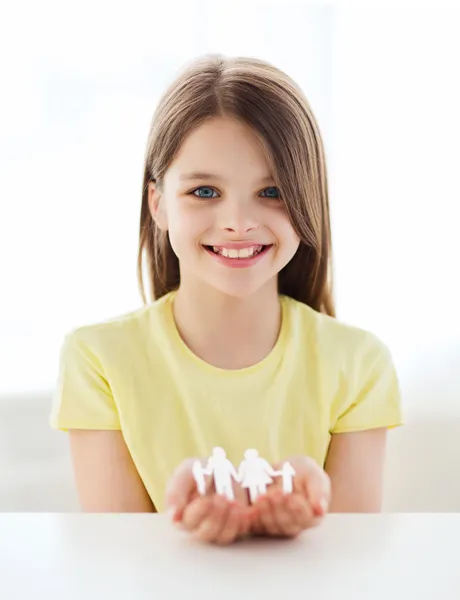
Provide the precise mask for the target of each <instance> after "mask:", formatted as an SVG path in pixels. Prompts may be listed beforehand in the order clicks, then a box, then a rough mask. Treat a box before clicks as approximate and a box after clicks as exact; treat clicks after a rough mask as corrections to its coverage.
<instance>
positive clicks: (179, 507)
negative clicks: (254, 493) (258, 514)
mask: <svg viewBox="0 0 460 600" xmlns="http://www.w3.org/2000/svg"><path fill="white" fill-rule="evenodd" d="M195 460H196V459H187V460H185V461H183V462H182V463H181V464H180V465H179V466H178V467H177V469H176V470H175V471H174V473H173V475H172V477H171V479H170V481H169V483H168V486H167V491H166V511H167V512H168V513H169V514H170V515H171V517H172V519H173V521H174V522H175V523H176V524H177V525H179V526H180V527H181V528H182V529H185V530H186V531H188V532H190V533H191V534H192V536H193V537H194V538H195V539H198V540H200V541H203V542H210V543H215V544H220V545H225V544H231V543H232V542H234V541H236V540H237V539H239V538H241V537H244V536H245V535H246V534H247V533H249V530H250V526H251V522H252V515H253V513H254V507H251V506H249V502H248V499H247V493H246V491H245V490H243V489H242V488H241V486H239V485H238V484H237V483H234V485H233V489H234V492H235V500H234V501H229V500H227V498H224V497H222V496H218V495H217V494H216V493H215V490H214V485H213V482H212V478H210V477H209V478H207V489H206V495H205V496H201V495H200V494H198V491H197V488H196V482H195V479H194V477H193V472H192V468H193V463H194V462H195ZM200 462H201V463H202V464H203V465H204V464H205V462H204V461H203V460H200Z"/></svg>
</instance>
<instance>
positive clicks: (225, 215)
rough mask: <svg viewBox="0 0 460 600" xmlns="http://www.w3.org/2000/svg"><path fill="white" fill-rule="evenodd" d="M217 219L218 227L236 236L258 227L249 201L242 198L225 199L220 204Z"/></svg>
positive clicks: (241, 235)
mask: <svg viewBox="0 0 460 600" xmlns="http://www.w3.org/2000/svg"><path fill="white" fill-rule="evenodd" d="M218 220H219V227H220V229H223V230H224V231H227V232H229V233H233V234H235V235H236V236H238V237H243V236H244V235H245V234H246V233H248V232H250V231H254V230H255V229H257V227H258V223H257V219H256V215H255V214H254V210H253V208H252V207H251V205H250V203H249V202H247V201H244V200H243V201H241V200H230V199H227V200H226V202H224V203H223V204H221V206H220V211H219V217H218Z"/></svg>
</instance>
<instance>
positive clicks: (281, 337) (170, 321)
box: [166, 290, 288, 377]
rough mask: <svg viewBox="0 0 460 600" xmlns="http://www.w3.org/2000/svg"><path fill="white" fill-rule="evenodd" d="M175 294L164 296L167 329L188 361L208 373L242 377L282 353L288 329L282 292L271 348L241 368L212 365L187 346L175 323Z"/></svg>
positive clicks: (272, 360)
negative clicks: (279, 320) (279, 312)
mask: <svg viewBox="0 0 460 600" xmlns="http://www.w3.org/2000/svg"><path fill="white" fill-rule="evenodd" d="M175 296H176V290H174V291H172V292H170V293H169V294H168V297H167V298H166V319H167V325H168V329H169V331H170V333H171V337H172V341H173V343H174V345H175V346H176V348H177V349H178V351H179V352H181V353H182V354H183V355H184V356H185V357H186V358H187V359H188V360H189V361H191V362H192V363H195V365H196V366H197V367H198V368H201V369H202V370H204V371H208V373H214V374H216V375H221V376H226V377H242V376H245V375H249V374H251V373H255V372H257V371H260V370H262V369H265V368H269V367H270V366H271V365H273V364H276V363H277V362H278V360H279V358H280V356H281V355H282V354H283V351H284V346H285V342H286V337H287V330H288V307H287V300H288V299H287V297H285V296H283V295H282V294H280V295H279V300H280V305H281V325H280V330H279V332H278V337H277V339H276V342H275V344H274V346H273V348H272V349H271V350H270V352H269V353H268V354H267V355H266V356H265V357H264V358H262V359H261V360H260V361H258V362H257V363H254V364H253V365H249V366H247V367H242V368H241V369H224V368H222V367H217V366H215V365H212V364H211V363H208V362H207V361H205V360H204V359H202V358H200V357H199V356H198V355H197V354H195V353H194V352H193V351H192V350H191V349H190V348H189V347H188V346H187V344H186V343H185V342H184V340H183V339H182V337H181V335H180V333H179V330H178V328H177V325H176V320H175V318H174V312H173V305H174V298H175Z"/></svg>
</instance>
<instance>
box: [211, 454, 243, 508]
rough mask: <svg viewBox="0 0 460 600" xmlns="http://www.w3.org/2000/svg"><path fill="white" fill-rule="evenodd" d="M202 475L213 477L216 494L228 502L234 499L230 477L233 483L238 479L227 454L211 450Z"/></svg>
mask: <svg viewBox="0 0 460 600" xmlns="http://www.w3.org/2000/svg"><path fill="white" fill-rule="evenodd" d="M204 473H205V474H206V475H213V476H214V485H215V487H216V494H219V495H220V496H226V498H227V499H228V500H234V499H235V493H234V491H233V483H232V477H233V479H234V480H235V481H239V478H238V474H237V472H236V470H235V467H234V466H233V465H232V463H231V462H230V461H229V460H228V458H227V454H226V452H225V450H224V449H223V448H220V447H216V448H213V451H212V456H211V457H210V458H209V460H208V464H207V465H206V469H205V470H204Z"/></svg>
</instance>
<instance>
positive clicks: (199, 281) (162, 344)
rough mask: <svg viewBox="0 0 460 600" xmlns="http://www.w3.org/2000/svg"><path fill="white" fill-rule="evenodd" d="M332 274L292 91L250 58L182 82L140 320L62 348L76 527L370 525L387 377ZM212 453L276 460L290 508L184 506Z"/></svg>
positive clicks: (391, 407)
mask: <svg viewBox="0 0 460 600" xmlns="http://www.w3.org/2000/svg"><path fill="white" fill-rule="evenodd" d="M331 263H332V259H331V230H330V220H329V201H328V185H327V179H326V164H325V158H324V150H323V145H322V141H321V136H320V133H319V131H318V126H317V123H316V121H315V118H314V116H313V114H312V111H311V109H310V107H309V105H308V103H307V100H306V99H305V97H304V95H303V94H302V92H301V91H300V89H299V88H298V86H297V85H296V84H295V83H294V82H293V81H292V80H291V79H290V78H289V77H288V76H287V75H285V74H284V73H282V72H281V71H279V70H278V69H276V68H275V67H273V66H271V65H269V64H267V63H265V62H262V61H260V60H255V59H249V58H236V59H229V58H223V57H220V56H208V57H205V58H202V59H199V60H197V61H195V62H194V63H192V64H191V65H189V66H188V67H187V68H186V69H185V70H184V71H183V72H182V73H181V74H180V76H179V77H178V78H177V80H176V81H175V82H174V83H173V84H172V85H171V87H170V88H169V89H168V90H167V92H166V93H165V95H164V96H163V98H162V100H161V101H160V103H159V106H158V108H157V110H156V113H155V115H154V118H153V121H152V124H151V128H150V132H149V136H148V143H147V148H146V153H145V164H144V180H143V187H142V207H141V217H140V239H139V259H138V275H139V281H140V287H141V291H142V295H143V299H144V303H145V306H143V307H142V308H140V309H138V310H136V311H134V312H131V313H130V314H126V315H123V316H121V317H118V318H115V319H112V320H111V321H107V322H103V323H98V324H93V325H87V326H84V327H80V328H78V329H76V330H74V331H72V332H71V333H69V334H68V335H67V337H66V339H65V342H64V344H63V347H62V354H61V360H60V376H59V383H58V386H57V394H56V397H55V402H54V406H53V410H52V414H51V425H52V426H53V427H54V428H58V429H61V430H64V431H69V436H70V443H71V449H72V457H73V467H74V471H75V477H76V483H77V489H78V493H79V498H80V502H81V506H82V508H83V510H85V511H118V512H124V511H163V510H164V509H168V511H169V512H170V513H171V514H172V518H173V519H174V521H176V522H178V523H180V525H181V526H182V527H184V528H185V529H187V530H188V531H190V532H192V533H193V535H195V536H196V537H198V538H199V539H201V540H207V541H210V542H215V543H229V542H232V541H234V540H236V539H238V538H239V537H241V536H243V535H246V534H251V533H259V534H260V533H262V534H265V535H273V536H294V535H297V534H298V533H299V532H300V531H302V530H303V529H306V528H307V527H311V526H313V525H315V524H317V523H318V522H319V521H320V520H321V519H322V518H323V517H324V515H325V513H326V512H327V511H328V510H329V511H333V512H351V511H353V512H372V511H379V510H380V508H381V501H382V478H383V467H384V455H385V440H386V431H387V429H388V428H391V427H395V426H397V425H400V424H401V406H400V393H399V386H398V379H397V375H396V373H395V368H394V365H393V362H392V358H391V355H390V353H389V351H388V349H387V347H386V345H385V344H384V343H383V342H382V341H381V340H380V339H379V338H377V337H376V336H375V335H374V334H372V333H370V332H367V331H365V330H362V329H360V328H358V327H355V326H351V325H348V324H345V323H342V322H340V321H339V320H337V319H336V318H335V313H334V303H333V298H332V292H331V288H332V284H331V281H332V275H331ZM144 267H145V271H144ZM145 276H147V279H148V283H149V287H150V293H151V294H152V296H153V301H152V302H150V303H148V302H147V299H146V295H145V290H144V282H145ZM215 446H222V447H223V448H225V450H226V451H227V454H228V457H229V459H230V460H231V461H232V463H233V464H239V463H240V462H241V459H242V457H243V456H244V451H245V449H246V448H257V449H258V451H259V452H260V455H261V456H263V457H264V458H266V459H267V460H268V461H269V462H270V464H271V465H272V466H273V468H274V469H275V470H276V469H279V468H281V467H282V465H283V464H284V463H285V462H286V461H287V462H289V463H290V464H291V465H292V466H293V467H294V469H295V472H296V476H295V478H294V493H293V494H290V495H288V496H286V495H283V493H282V489H281V486H282V484H281V483H280V482H278V483H274V484H273V486H271V487H270V488H269V490H268V493H267V494H266V495H265V496H264V497H261V498H260V499H259V500H258V502H257V503H256V505H254V506H248V501H247V492H246V490H244V491H243V490H242V489H241V487H240V486H238V485H236V486H235V487H236V501H235V502H233V503H232V502H229V501H227V500H226V499H225V498H222V497H220V496H218V495H216V494H215V493H214V492H213V490H212V489H209V491H208V495H207V496H204V497H203V496H199V495H198V493H197V491H196V484H195V482H194V479H193V472H192V471H193V465H194V464H195V460H196V459H197V457H198V458H199V459H200V460H201V461H202V464H203V465H205V464H206V463H205V459H204V458H200V457H206V456H208V455H209V454H210V451H211V449H212V448H213V447H215ZM177 465H179V466H178V467H177V468H176V466H177ZM277 479H278V481H279V479H280V478H277ZM165 490H166V492H167V493H166V497H165V496H164V493H165Z"/></svg>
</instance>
